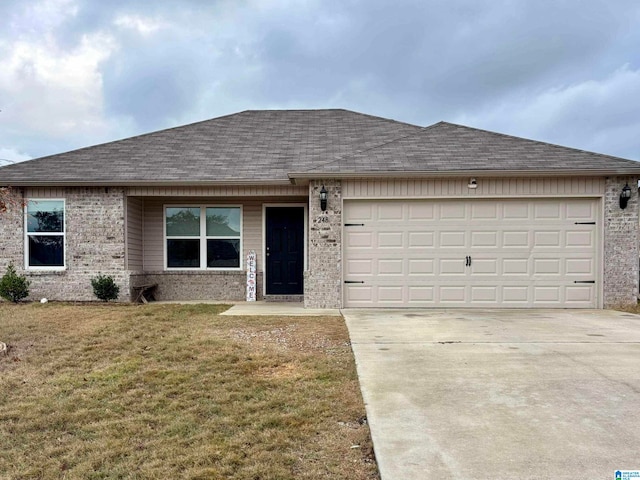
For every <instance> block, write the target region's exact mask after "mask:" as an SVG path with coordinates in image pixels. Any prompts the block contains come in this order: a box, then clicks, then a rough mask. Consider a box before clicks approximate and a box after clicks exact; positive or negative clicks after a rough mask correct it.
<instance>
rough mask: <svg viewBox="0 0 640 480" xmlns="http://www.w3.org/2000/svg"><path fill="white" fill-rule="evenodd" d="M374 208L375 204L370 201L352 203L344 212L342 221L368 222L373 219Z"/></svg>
mask: <svg viewBox="0 0 640 480" xmlns="http://www.w3.org/2000/svg"><path fill="white" fill-rule="evenodd" d="M374 208H375V206H374V205H373V204H371V203H366V202H358V203H352V204H350V205H349V209H347V210H345V212H344V221H345V223H358V222H370V221H371V220H373V210H374Z"/></svg>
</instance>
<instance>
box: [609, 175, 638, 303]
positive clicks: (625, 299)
mask: <svg viewBox="0 0 640 480" xmlns="http://www.w3.org/2000/svg"><path fill="white" fill-rule="evenodd" d="M627 184H628V185H629V187H631V199H630V200H629V203H628V205H627V208H625V209H624V210H623V209H621V208H620V192H621V191H622V188H623V187H624V186H625V185H627ZM637 184H638V180H637V178H634V177H609V178H607V181H606V187H605V197H604V261H603V263H604V275H603V282H604V285H603V286H604V288H603V290H604V307H605V308H611V307H615V306H621V305H629V304H636V303H637V295H638V241H639V237H638V188H637Z"/></svg>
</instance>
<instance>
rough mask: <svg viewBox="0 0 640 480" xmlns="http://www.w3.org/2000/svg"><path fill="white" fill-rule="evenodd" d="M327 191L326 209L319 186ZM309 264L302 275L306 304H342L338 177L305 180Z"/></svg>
mask: <svg viewBox="0 0 640 480" xmlns="http://www.w3.org/2000/svg"><path fill="white" fill-rule="evenodd" d="M323 185H324V187H325V188H326V189H327V191H328V201H327V210H326V211H325V212H323V211H322V210H321V209H320V189H321V188H322V186H323ZM308 238H309V240H308V241H309V245H308V251H309V268H308V270H307V271H306V272H305V277H304V306H305V307H306V308H340V307H341V306H342V285H341V283H342V186H341V182H340V181H339V180H324V181H323V180H316V181H312V182H311V183H310V184H309V236H308Z"/></svg>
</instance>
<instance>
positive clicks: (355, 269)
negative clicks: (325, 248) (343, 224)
mask: <svg viewBox="0 0 640 480" xmlns="http://www.w3.org/2000/svg"><path fill="white" fill-rule="evenodd" d="M373 262H374V260H372V259H370V258H362V259H353V258H351V259H349V260H347V261H346V262H345V273H346V274H347V275H349V276H354V275H373V273H374V270H373Z"/></svg>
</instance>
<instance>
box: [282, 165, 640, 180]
mask: <svg viewBox="0 0 640 480" xmlns="http://www.w3.org/2000/svg"><path fill="white" fill-rule="evenodd" d="M611 175H638V176H640V167H637V168H606V169H588V170H587V169H585V170H575V169H553V170H456V171H434V170H423V171H412V172H406V171H385V172H332V173H329V172H324V173H323V172H291V173H289V178H290V179H291V181H292V183H299V182H300V181H304V180H317V179H324V178H341V179H354V178H389V177H394V178H425V177H429V178H433V177H441V178H443V177H449V178H450V177H549V176H563V177H564V176H581V177H606V176H611Z"/></svg>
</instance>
